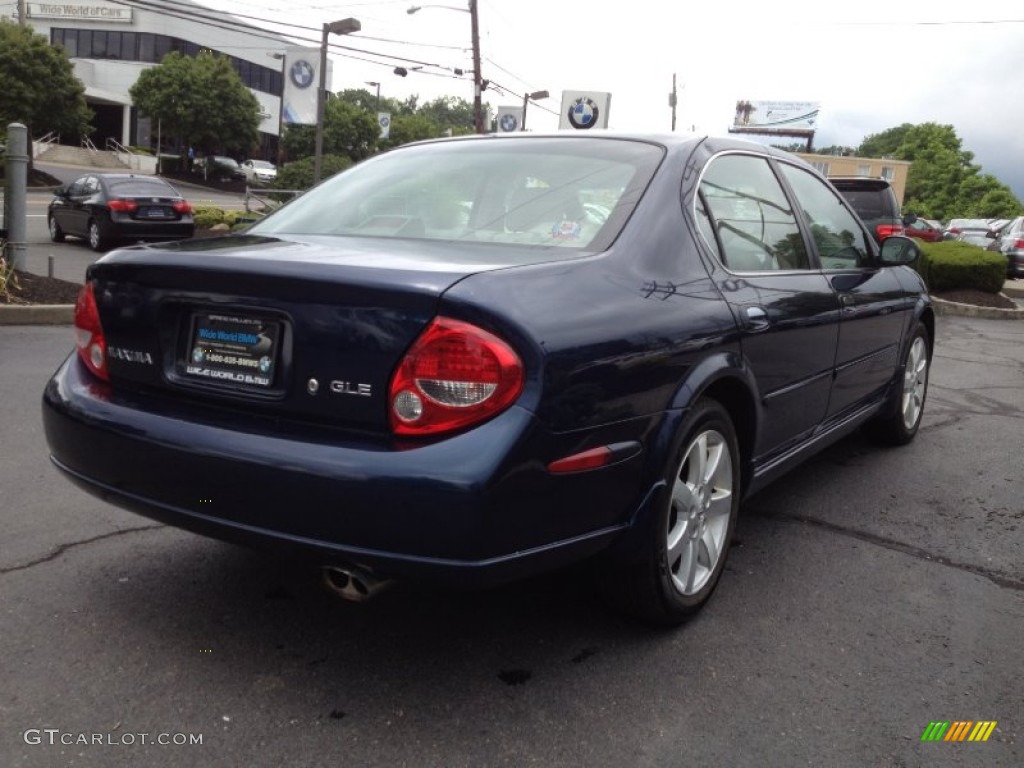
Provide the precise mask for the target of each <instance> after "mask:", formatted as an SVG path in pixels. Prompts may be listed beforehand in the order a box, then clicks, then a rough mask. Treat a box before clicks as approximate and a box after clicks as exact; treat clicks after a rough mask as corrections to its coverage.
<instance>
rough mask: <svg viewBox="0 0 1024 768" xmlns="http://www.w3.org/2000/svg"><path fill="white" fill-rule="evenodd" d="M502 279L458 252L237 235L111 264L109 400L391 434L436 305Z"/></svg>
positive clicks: (105, 289) (106, 296) (103, 306)
mask: <svg viewBox="0 0 1024 768" xmlns="http://www.w3.org/2000/svg"><path fill="white" fill-rule="evenodd" d="M476 252H477V253H478V252H479V249H476ZM500 266H505V264H503V263H491V264H483V263H480V261H479V257H474V256H473V255H472V254H471V253H470V252H469V251H466V250H462V249H460V248H459V247H458V246H457V245H455V244H452V243H437V244H434V243H424V242H422V241H421V242H417V243H410V242H406V241H399V240H387V241H379V240H377V241H375V240H372V239H361V240H359V239H352V238H345V239H344V240H339V239H338V238H306V239H303V240H290V241H283V240H277V239H274V238H264V237H255V236H245V235H240V236H231V237H225V238H215V239H208V240H190V241H180V242H175V243H168V244H164V245H161V246H149V247H140V248H131V249H124V250H120V251H115V252H112V253H111V254H109V255H108V256H107V257H106V258H104V259H102V260H100V261H99V262H97V263H96V264H94V265H92V266H91V267H90V268H89V272H88V279H89V280H91V281H92V282H93V285H94V294H95V298H96V304H97V308H98V311H99V316H100V322H101V324H102V327H103V333H104V336H105V338H106V344H107V367H108V373H109V376H110V381H111V384H112V385H113V386H114V387H115V389H116V388H118V387H124V388H135V389H143V390H146V391H148V392H151V393H153V394H155V395H162V396H167V397H171V398H174V399H176V400H197V401H203V402H205V403H209V404H221V405H223V406H225V407H230V408H234V409H238V408H241V409H245V410H247V411H252V412H259V413H261V414H265V415H270V416H275V417H284V418H296V419H307V420H315V421H317V422H318V423H327V424H334V425H340V426H346V427H352V428H357V429H364V430H370V431H379V432H384V431H386V430H387V425H388V416H387V411H388V406H387V402H386V400H387V391H388V382H389V380H390V377H391V375H392V372H393V371H394V369H395V368H396V366H397V365H398V364H399V362H400V361H401V359H402V357H403V355H404V353H405V351H406V350H407V349H408V348H409V346H410V345H411V344H412V343H413V341H414V340H415V339H416V337H417V336H418V335H419V334H420V333H421V331H422V330H423V329H424V328H425V327H426V326H427V324H428V323H429V322H430V320H431V319H432V318H433V317H434V315H435V313H436V307H437V303H438V300H439V297H440V296H441V294H442V293H444V291H445V290H447V289H448V288H449V287H450V286H451V285H453V284H455V283H456V282H458V281H459V280H461V279H463V278H464V277H466V276H467V275H469V274H472V273H474V272H478V271H481V270H484V269H494V268H498V267H500Z"/></svg>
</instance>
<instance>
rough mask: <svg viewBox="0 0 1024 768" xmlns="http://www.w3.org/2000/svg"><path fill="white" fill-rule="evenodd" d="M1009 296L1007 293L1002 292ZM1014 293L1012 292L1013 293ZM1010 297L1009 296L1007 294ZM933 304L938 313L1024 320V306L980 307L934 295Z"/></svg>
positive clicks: (1003, 294)
mask: <svg viewBox="0 0 1024 768" xmlns="http://www.w3.org/2000/svg"><path fill="white" fill-rule="evenodd" d="M1000 295H1002V296H1007V294H1006V293H1002V294H1000ZM1011 295H1012V294H1011ZM1007 298H1009V296H1007ZM932 304H933V305H934V306H935V313H936V314H938V315H958V316H960V317H984V318H989V319H991V320H1024V307H1017V308H1016V309H1000V308H998V307H978V306H975V305H974V304H960V303H959V302H956V301H946V300H945V299H940V298H937V297H935V296H932Z"/></svg>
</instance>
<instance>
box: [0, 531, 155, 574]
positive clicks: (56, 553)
mask: <svg viewBox="0 0 1024 768" xmlns="http://www.w3.org/2000/svg"><path fill="white" fill-rule="evenodd" d="M165 527H166V526H163V525H140V526H138V527H137V528H122V529H120V530H117V531H111V532H110V533H102V534H100V535H99V536H93V537H92V538H88V539H82V540H81V541H71V542H68V543H67V544H61V545H60V546H58V547H56V548H54V549H53V551H52V552H50V553H49V554H47V555H44V556H43V557H40V558H37V559H35V560H30V561H29V562H27V563H21V564H20V565H12V566H9V567H7V568H0V576H6V575H7V574H9V573H15V572H17V571H25V570H28V569H29V568H34V567H35V566H37V565H42V564H43V563H49V562H51V561H53V560H56V559H57V558H58V557H60V556H61V555H63V554H64V553H65V552H67V551H69V550H71V549H74V548H76V547H81V546H85V545H86V544H95V543H96V542H97V541H104V540H106V539H113V538H115V537H117V536H123V535H125V534H129V533H138V532H139V531H152V530H156V529H157V528H165Z"/></svg>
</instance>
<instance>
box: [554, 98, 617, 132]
mask: <svg viewBox="0 0 1024 768" xmlns="http://www.w3.org/2000/svg"><path fill="white" fill-rule="evenodd" d="M611 100H612V95H611V94H610V93H607V92H605V91H562V109H561V110H560V111H559V113H558V128H559V130H563V129H566V128H568V129H570V130H575V131H588V130H590V129H591V128H607V127H608V107H609V105H610V104H611Z"/></svg>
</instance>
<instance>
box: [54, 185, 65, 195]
mask: <svg viewBox="0 0 1024 768" xmlns="http://www.w3.org/2000/svg"><path fill="white" fill-rule="evenodd" d="M53 194H55V195H56V196H57V197H67V196H68V188H67V187H66V186H65V185H64V184H61V185H60V186H59V187H57V188H56V189H55V190H53Z"/></svg>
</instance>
